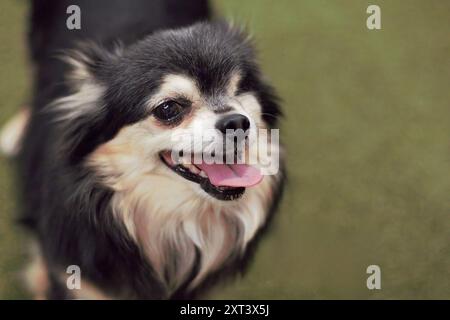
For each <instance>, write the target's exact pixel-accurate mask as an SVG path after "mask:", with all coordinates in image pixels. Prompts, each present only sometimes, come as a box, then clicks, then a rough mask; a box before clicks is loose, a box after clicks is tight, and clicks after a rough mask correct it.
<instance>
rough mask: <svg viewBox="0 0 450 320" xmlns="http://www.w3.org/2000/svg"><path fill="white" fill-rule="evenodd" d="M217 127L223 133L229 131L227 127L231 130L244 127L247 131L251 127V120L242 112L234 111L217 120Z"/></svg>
mask: <svg viewBox="0 0 450 320" xmlns="http://www.w3.org/2000/svg"><path fill="white" fill-rule="evenodd" d="M216 128H217V129H218V130H219V131H221V132H222V133H223V134H226V133H227V129H229V130H238V129H242V130H244V131H247V130H248V129H249V128H250V120H248V118H247V117H246V116H244V115H242V114H239V113H233V114H230V115H227V116H224V117H223V118H222V119H220V120H219V121H217V123H216Z"/></svg>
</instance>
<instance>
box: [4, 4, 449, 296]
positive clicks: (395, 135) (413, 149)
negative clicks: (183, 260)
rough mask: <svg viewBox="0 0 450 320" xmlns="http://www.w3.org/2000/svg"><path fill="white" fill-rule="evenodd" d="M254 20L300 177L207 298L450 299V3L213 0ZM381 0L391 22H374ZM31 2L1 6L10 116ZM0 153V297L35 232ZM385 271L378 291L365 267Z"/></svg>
mask: <svg viewBox="0 0 450 320" xmlns="http://www.w3.org/2000/svg"><path fill="white" fill-rule="evenodd" d="M214 3H215V7H216V9H217V12H218V13H219V14H220V15H223V16H225V17H227V18H229V19H233V20H234V21H235V22H237V23H244V24H245V25H247V27H248V29H249V30H250V31H251V32H252V33H253V35H254V38H255V39H256V41H257V44H258V48H259V51H260V58H261V60H262V64H263V69H264V71H265V72H266V74H267V75H268V76H269V77H270V79H271V80H272V82H273V84H274V85H275V86H276V87H277V89H278V90H279V93H280V95H281V97H282V98H283V100H284V103H283V105H284V110H285V113H286V116H285V119H284V121H283V123H282V127H281V133H282V137H283V138H284V143H285V145H286V148H287V155H288V170H289V185H288V188H287V192H286V194H285V197H284V199H283V203H282V206H281V209H280V210H279V212H278V213H277V217H276V219H275V220H274V223H273V225H272V228H271V230H270V232H269V234H268V235H267V236H265V237H264V238H263V240H262V243H261V245H260V247H259V250H258V251H257V254H256V257H255V259H254V260H253V262H252V263H251V267H250V270H249V272H248V273H247V274H246V275H245V276H244V277H242V278H238V279H236V280H235V281H230V282H229V283H226V284H223V285H221V286H219V287H216V288H215V289H214V290H213V291H212V292H211V293H210V294H208V295H207V296H206V297H207V298H232V299H241V298H242V299H250V298H254V299H259V298H268V299H269V298H273V299H284V298H286V299H305V298H306V299H322V298H324V299H329V298H336V299H341V298H355V299H378V298H380V299H386V298H388V299H391V298H412V299H416V298H441V299H442V298H445V299H449V298H450V232H449V231H450V219H449V218H450V201H449V200H450V199H449V196H450V143H449V141H450V139H449V138H450V2H449V1H446V0H432V1H430V0H427V1H425V0H422V1H412V0H408V1H406V0H403V1H400V0H390V1H381V0H377V1H362V0H354V1H350V0H347V1H337V0H334V1H330V0H328V1H325V0H308V1H269V0H254V1H249V0H246V1H243V0H239V1H238V0H222V1H215V2H214ZM369 4H378V5H379V6H380V7H381V11H382V30H379V31H369V30H368V29H367V28H366V18H367V16H368V15H367V14H366V8H367V6H368V5H369ZM26 12H27V2H26V1H18V0H2V1H1V4H0V70H1V77H0V108H1V109H0V110H1V113H0V124H3V123H5V122H6V121H7V120H8V118H10V117H11V116H12V115H13V114H14V113H15V112H16V110H17V109H18V108H19V107H20V105H22V104H24V103H26V101H27V99H29V96H30V90H29V88H30V79H29V75H30V71H29V65H27V60H26V51H25V39H24V35H25V22H26ZM12 169H13V167H12V163H11V162H10V161H8V160H6V159H3V158H1V159H0V179H1V181H0V297H1V298H7V299H13V298H24V297H25V298H26V297H28V295H27V294H26V292H25V290H24V289H23V287H22V285H21V283H20V278H21V275H20V272H21V270H22V268H23V266H24V263H25V261H26V259H27V258H26V252H27V247H28V245H27V241H26V237H25V235H24V233H23V230H21V229H20V228H19V227H17V226H16V225H15V223H14V219H15V209H16V206H17V203H16V201H15V191H14V190H15V184H14V172H13V170H12ZM372 264H376V265H379V266H380V267H381V272H382V289H381V290H373V291H371V290H368V289H367V287H366V279H367V276H368V275H367V274H366V268H367V266H369V265H372Z"/></svg>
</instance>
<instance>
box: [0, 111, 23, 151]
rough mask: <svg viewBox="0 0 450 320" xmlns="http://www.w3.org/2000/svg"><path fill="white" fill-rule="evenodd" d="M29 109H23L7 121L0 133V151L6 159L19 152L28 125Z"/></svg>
mask: <svg viewBox="0 0 450 320" xmlns="http://www.w3.org/2000/svg"><path fill="white" fill-rule="evenodd" d="M29 118H30V109H29V108H27V107H25V108H23V109H22V110H21V111H20V112H19V113H17V114H16V115H15V116H14V117H13V118H12V119H11V120H9V121H8V122H7V123H6V125H5V126H4V127H3V129H2V131H1V133H0V151H1V153H3V154H4V155H6V156H8V157H14V156H16V155H17V154H18V153H19V152H20V148H21V145H22V137H23V134H24V132H25V129H26V127H27V125H28V120H29Z"/></svg>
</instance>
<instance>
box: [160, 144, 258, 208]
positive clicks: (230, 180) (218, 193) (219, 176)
mask: <svg viewBox="0 0 450 320" xmlns="http://www.w3.org/2000/svg"><path fill="white" fill-rule="evenodd" d="M159 155H160V158H161V160H162V162H163V163H164V164H165V165H166V166H168V167H169V168H170V169H172V170H173V171H174V172H175V173H177V174H178V175H180V176H182V177H183V178H185V179H186V180H189V181H192V182H194V183H198V184H199V185H200V187H201V188H202V189H203V190H204V191H205V192H206V193H208V194H209V195H211V196H212V197H214V198H216V199H218V200H235V199H239V198H240V197H241V196H242V195H243V194H244V192H245V189H246V188H247V187H251V186H254V185H256V184H258V183H259V182H261V180H262V178H263V177H262V175H261V173H260V171H259V170H258V169H257V168H255V167H252V166H249V165H246V164H207V163H204V162H202V163H200V164H193V161H191V162H192V163H190V164H178V163H174V161H173V160H172V157H171V151H162V152H160V154H159Z"/></svg>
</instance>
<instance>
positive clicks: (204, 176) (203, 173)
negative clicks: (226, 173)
mask: <svg viewBox="0 0 450 320" xmlns="http://www.w3.org/2000/svg"><path fill="white" fill-rule="evenodd" d="M199 175H200V176H201V177H203V178H208V176H207V175H206V173H205V171H203V170H201V171H200V173H199Z"/></svg>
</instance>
